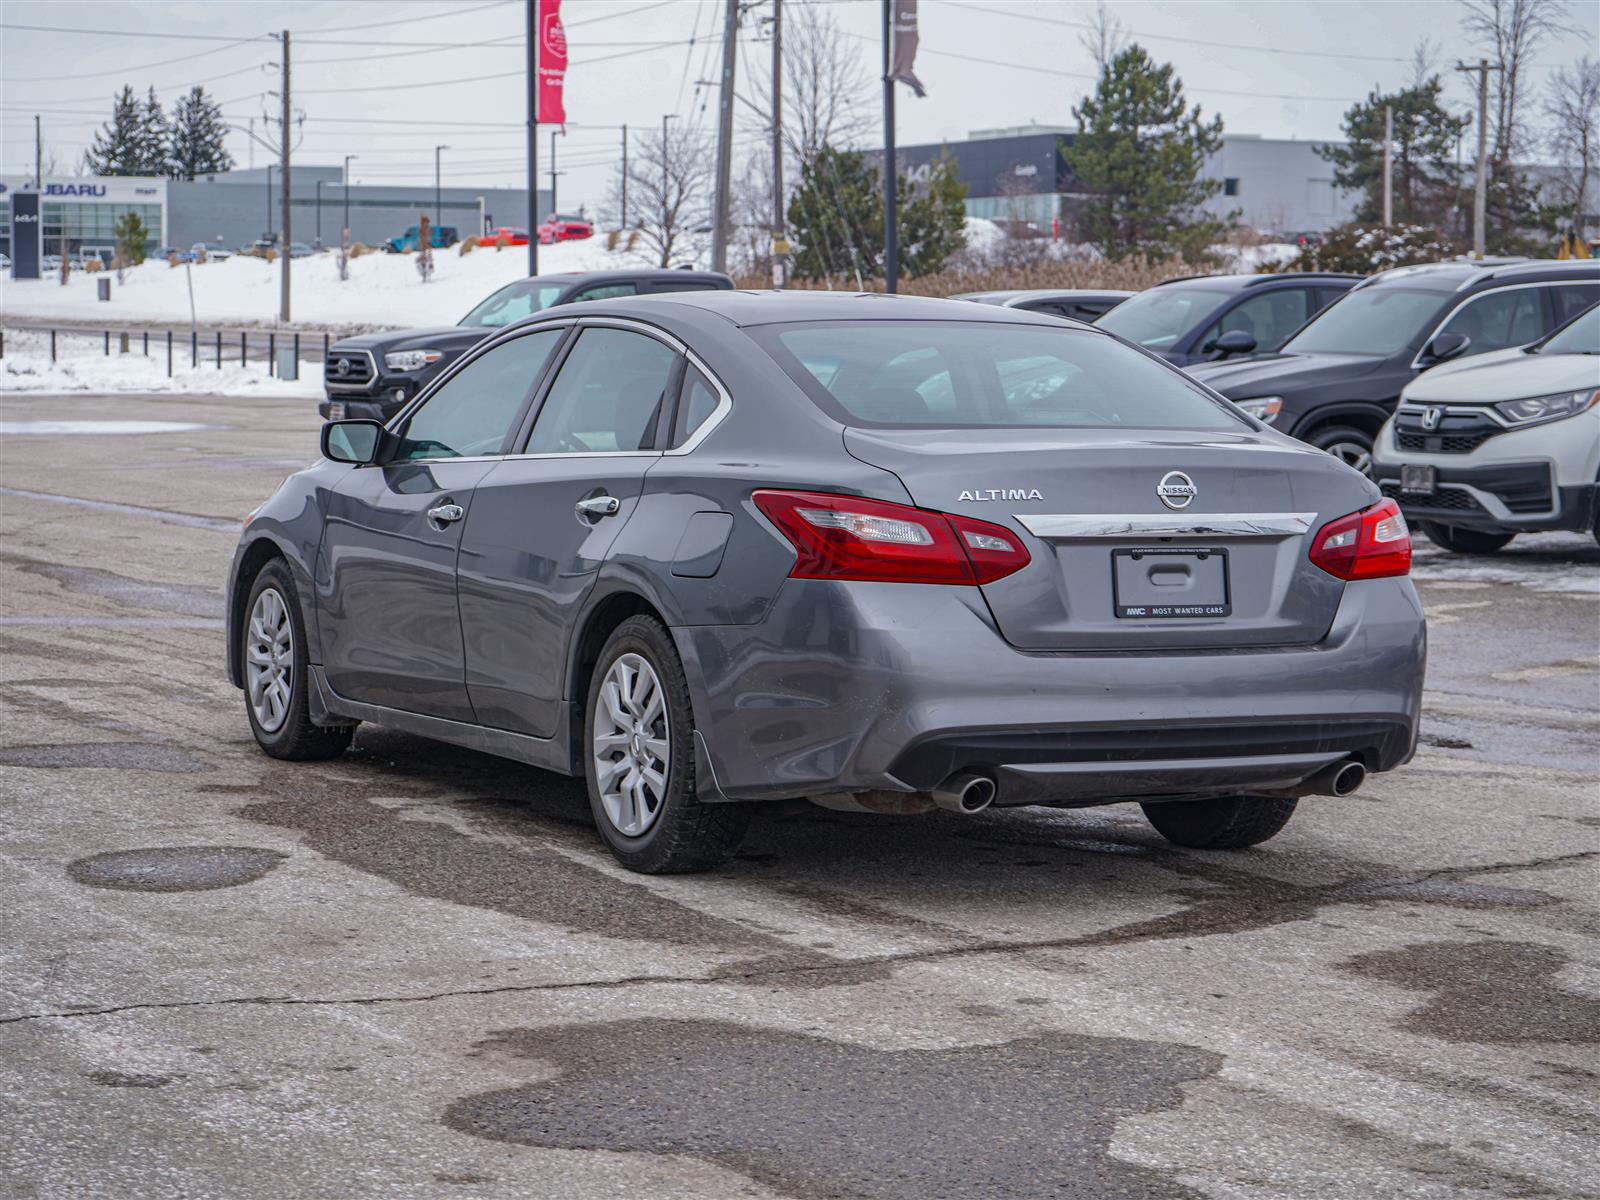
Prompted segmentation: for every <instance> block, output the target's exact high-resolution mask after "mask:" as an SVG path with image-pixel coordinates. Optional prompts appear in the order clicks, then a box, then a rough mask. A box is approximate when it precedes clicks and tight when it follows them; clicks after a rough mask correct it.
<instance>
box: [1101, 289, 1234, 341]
mask: <svg viewBox="0 0 1600 1200" xmlns="http://www.w3.org/2000/svg"><path fill="white" fill-rule="evenodd" d="M1227 294H1228V293H1226V292H1214V291H1211V290H1209V289H1207V288H1191V287H1186V288H1159V287H1158V288H1151V289H1150V290H1149V291H1148V292H1141V293H1140V294H1139V295H1137V296H1134V297H1133V298H1132V299H1130V300H1125V301H1124V302H1123V303H1121V304H1119V305H1117V306H1116V307H1115V308H1113V309H1112V310H1111V311H1110V312H1108V313H1107V314H1106V315H1105V316H1103V317H1101V318H1100V319H1099V320H1098V321H1096V322H1095V324H1096V325H1098V326H1100V328H1101V329H1109V330H1110V331H1111V332H1112V333H1114V334H1116V335H1117V336H1118V337H1124V338H1127V339H1128V340H1129V341H1130V342H1137V343H1138V344H1139V345H1141V346H1144V347H1145V348H1146V349H1149V350H1170V349H1172V347H1173V346H1175V345H1177V343H1178V342H1179V341H1181V340H1182V339H1183V335H1184V334H1186V333H1188V332H1189V331H1190V330H1191V329H1193V328H1194V327H1195V326H1196V325H1198V324H1199V323H1200V322H1201V321H1203V320H1205V319H1206V318H1207V317H1208V316H1210V315H1211V314H1212V313H1213V312H1214V311H1216V308H1217V305H1218V304H1219V303H1220V302H1221V301H1222V299H1223V298H1224V297H1225V296H1227Z"/></svg>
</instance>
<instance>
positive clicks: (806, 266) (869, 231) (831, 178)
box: [788, 146, 883, 282]
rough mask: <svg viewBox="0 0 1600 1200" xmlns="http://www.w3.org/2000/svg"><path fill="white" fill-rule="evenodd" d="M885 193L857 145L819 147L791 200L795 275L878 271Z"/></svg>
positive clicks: (868, 275) (860, 276)
mask: <svg viewBox="0 0 1600 1200" xmlns="http://www.w3.org/2000/svg"><path fill="white" fill-rule="evenodd" d="M882 197H883V193H882V192H881V191H880V190H879V186H878V176H877V173H876V172H875V171H873V169H872V167H871V166H870V165H869V164H868V162H867V160H866V156H865V155H863V154H862V153H861V151H859V150H835V149H834V148H833V147H832V146H823V147H822V148H821V149H820V150H818V151H817V152H816V154H814V155H813V156H812V157H811V159H810V161H809V162H806V163H804V164H803V165H802V166H801V168H800V186H799V187H797V188H796V189H795V191H794V195H793V196H792V197H790V200H789V221H788V224H789V234H790V237H791V238H793V240H794V242H795V244H796V249H795V251H794V254H793V257H792V258H791V259H790V267H789V269H790V273H791V274H792V275H793V276H795V277H796V278H798V279H838V278H841V277H842V278H845V279H850V280H861V281H863V282H864V281H866V280H868V279H875V278H877V277H878V276H879V275H881V274H882V269H881V267H880V265H879V261H878V260H879V256H880V255H881V254H882V253H883V199H882Z"/></svg>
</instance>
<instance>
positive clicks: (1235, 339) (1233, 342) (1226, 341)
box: [1212, 329, 1256, 357]
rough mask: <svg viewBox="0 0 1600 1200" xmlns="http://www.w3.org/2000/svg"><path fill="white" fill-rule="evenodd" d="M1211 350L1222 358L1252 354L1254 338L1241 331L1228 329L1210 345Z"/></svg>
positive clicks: (1253, 351)
mask: <svg viewBox="0 0 1600 1200" xmlns="http://www.w3.org/2000/svg"><path fill="white" fill-rule="evenodd" d="M1212 348H1213V349H1215V350H1216V352H1217V353H1218V354H1220V355H1222V356H1223V357H1226V356H1228V355H1229V354H1254V353H1255V350H1256V336H1255V334H1253V333H1246V332H1245V331H1244V330H1242V329H1230V330H1228V332H1227V333H1225V334H1223V335H1222V336H1221V337H1219V338H1218V339H1217V340H1216V341H1215V342H1213V343H1212Z"/></svg>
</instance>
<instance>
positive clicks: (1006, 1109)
mask: <svg viewBox="0 0 1600 1200" xmlns="http://www.w3.org/2000/svg"><path fill="white" fill-rule="evenodd" d="M0 416H3V417H11V418H22V417H38V416H49V417H50V418H52V419H57V418H59V419H65V420H101V419H112V418H115V419H117V420H119V421H123V420H134V421H137V420H157V421H179V422H198V423H200V424H203V425H205V426H207V428H204V429H200V430H189V431H185V432H176V433H163V434H148V435H128V436H99V435H80V436H27V437H24V436H18V437H9V438H7V439H6V440H5V442H4V443H3V444H0V464H3V467H4V474H3V485H4V486H3V487H0V514H3V517H4V524H3V528H4V530H5V534H4V538H3V540H0V650H3V655H0V780H3V785H0V806H3V812H4V821H3V824H0V1130H4V1133H5V1136H4V1137H0V1197H5V1198H8V1200H9V1198H11V1197H18V1198H21V1197H29V1198H33V1197H48V1198H57V1197H61V1198H66V1197H71V1198H74V1200H76V1198H79V1197H117V1198H119V1200H121V1198H127V1197H170V1196H184V1197H219V1198H229V1200H232V1198H242V1200H249V1198H255V1197H273V1198H278V1197H374V1198H385V1200H387V1198H409V1197H436V1196H444V1197H456V1196H459V1197H552V1198H561V1200H568V1198H570V1200H584V1198H587V1197H647V1198H652V1200H653V1198H656V1197H704V1198H710V1200H724V1198H733V1197H793V1198H796V1200H811V1198H820V1197H851V1198H867V1197H872V1198H877V1197H883V1198H887V1200H911V1198H915V1200H935V1198H943V1197H1013V1196H1014V1197H1034V1196H1040V1197H1044V1196H1048V1197H1054V1198H1057V1200H1059V1198H1062V1197H1073V1198H1080V1197H1081V1198H1098V1197H1160V1198H1175V1197H1186V1198H1188V1197H1250V1198H1268V1197H1272V1198H1282V1200H1322V1198H1327V1200H1350V1198H1359V1197H1418V1198H1426V1200H1433V1198H1438V1200H1447V1198H1448V1200H1458V1198H1463V1197H1464V1198H1469V1200H1479V1198H1483V1200H1487V1198H1508V1197H1526V1198H1533V1197H1585V1196H1595V1195H1597V1194H1600V1172H1597V1171H1596V1168H1595V1166H1594V1162H1595V1154H1594V1147H1595V1145H1596V1144H1597V1139H1596V1135H1597V1125H1600V1102H1597V1098H1600V1087H1597V1084H1600V1050H1597V1047H1596V1040H1597V1038H1600V951H1597V948H1596V938H1595V934H1596V927H1597V920H1596V907H1597V889H1596V887H1595V884H1596V876H1597V871H1600V786H1597V778H1596V774H1597V773H1596V766H1597V761H1596V760H1597V753H1596V747H1597V738H1596V734H1597V731H1600V717H1597V711H1600V707H1597V700H1600V673H1597V667H1596V660H1597V650H1600V619H1597V618H1600V594H1597V590H1596V588H1595V586H1594V585H1595V578H1596V576H1597V575H1600V550H1597V549H1596V547H1595V546H1594V544H1593V542H1591V541H1586V540H1584V539H1579V538H1575V537H1560V536H1556V537H1543V538H1532V539H1524V540H1520V541H1519V542H1518V543H1516V544H1514V545H1513V547H1512V548H1511V549H1510V550H1509V551H1507V552H1506V553H1504V554H1501V555H1497V556H1495V557H1494V558H1493V559H1485V560H1460V559H1450V558H1447V557H1446V556H1444V555H1442V554H1439V553H1437V552H1433V551H1424V552H1422V553H1421V554H1419V558H1418V568H1417V574H1418V580H1419V588H1420V591H1421V594H1422V596H1423V599H1424V602H1425V604H1426V605H1427V607H1428V610H1429V615H1430V634H1431V661H1430V666H1429V693H1428V699H1427V717H1426V721H1425V725H1424V730H1423V745H1422V748H1421V752H1420V753H1419V755H1418V757H1417V759H1416V760H1415V761H1414V762H1413V763H1412V764H1411V765H1410V766H1408V767H1406V768H1403V769H1402V770H1400V771H1397V772H1395V773H1392V774H1389V775H1385V776H1380V777H1377V778H1376V779H1374V780H1372V781H1370V782H1369V783H1368V785H1367V786H1366V787H1365V788H1363V789H1362V791H1360V792H1359V793H1357V794H1356V795H1355V796H1353V797H1350V798H1348V799H1345V800H1332V799H1312V800H1307V801H1303V802H1302V804H1301V808H1300V811H1299V813H1298V814H1297V815H1296V817H1295V819H1294V820H1293V821H1292V822H1291V824H1290V825H1289V827H1288V829H1287V830H1286V831H1285V832H1284V833H1283V834H1281V835H1280V836H1279V837H1278V838H1276V839H1274V840H1273V841H1271V842H1269V843H1267V844H1266V845H1265V846H1262V847H1259V848H1257V849H1256V850H1253V851H1248V852H1244V853H1239V854H1226V853H1210V852H1195V851H1186V850H1177V849H1174V848H1172V847H1170V846H1168V845H1166V844H1165V843H1163V842H1162V841H1161V840H1160V839H1159V838H1158V837H1157V836H1156V835H1155V834H1154V832H1153V831H1152V830H1151V829H1150V828H1149V827H1148V826H1147V825H1146V824H1145V822H1144V821H1143V819H1142V817H1141V816H1140V815H1139V813H1138V810H1137V809H1132V808H1127V807H1117V808H1107V809H1098V810H1093V809H1092V810H1084V811H1076V812H1056V811H1047V810H1011V811H1006V812H1001V813H986V814H983V815H981V816H979V817H976V818H966V819H963V818H956V817H953V816H949V815H947V814H942V813H940V814H932V815H928V816H919V817H871V816H852V815H847V814H840V813H834V812H829V811H824V810H821V809H817V808H813V807H811V806H809V805H805V804H789V805H775V806H771V807H768V808H765V809H763V810H762V812H761V813H760V815H759V816H758V817H757V819H756V821H755V823H754V826H753V829H752V832H751V835H750V837H749V839H748V840H747V842H746V844H745V846H744V849H743V852H742V853H741V854H740V856H739V858H738V859H737V860H736V861H735V862H733V863H732V864H730V865H729V866H728V867H727V868H725V869H723V870H721V871H718V872H716V873H713V874H711V875H706V876H697V877H687V878H669V879H651V878H642V877H639V876H634V875H630V874H628V873H627V872H625V871H623V870H622V869H621V868H619V867H617V866H616V865H615V864H614V863H613V861H612V860H611V858H610V857H609V855H608V854H606V852H605V851H604V850H603V848H602V847H601V846H600V845H599V843H598V841H597V839H596V837H595V835H594V833H593V832H592V830H591V828H590V826H589V817H588V811H587V806H586V804H585V803H584V800H583V797H582V793H581V790H580V788H579V787H578V785H576V784H575V783H573V782H571V781H566V780H562V779H558V778H555V777H553V776H550V775H546V774H543V773H541V772H538V771H535V770H533V769H531V768H527V767H523V766H520V765H518V764H515V763H509V762H503V761H500V760H497V759H493V758H489V757H486V756H483V755H478V754H474V753H471V752H469V751H464V750H458V749H453V748H450V747H445V746H439V745H434V744H431V743H428V742H425V741H422V740H420V739H416V738H410V737H405V736H401V735H398V734H393V733H387V732H384V731H381V730H374V729H369V728H365V727H364V728H362V729H361V730H360V731H359V732H358V734H357V736H356V741H355V746H354V748H353V749H352V751H351V752H350V753H349V754H348V755H347V756H346V757H345V758H343V759H342V760H340V761H338V762H334V763H327V764H316V765H296V764H285V763H279V762H275V761H272V760H269V759H267V758H265V757H263V756H262V755H260V754H259V753H258V752H257V751H256V749H255V747H254V744H253V742H252V741H251V738H250V734H249V730H248V728H247V726H246V723H245V719H244V713H243V705H242V700H241V698H240V695H239V693H237V692H235V691H234V690H233V689H232V688H231V687H229V686H228V684H227V681H226V679H225V676H224V671H223V664H222V647H221V620H220V607H221V596H222V593H221V588H222V582H223V574H224V572H225V570H226V567H227V563H228V560H229V556H230V553H231V550H232V546H233V542H234V536H235V535H234V533H233V532H232V529H233V526H234V523H235V522H237V520H238V519H239V518H240V517H241V516H242V515H243V514H244V513H245V512H247V511H249V510H250V509H251V508H252V507H254V505H255V504H256V503H257V502H258V501H259V500H261V499H262V498H263V497H264V496H265V495H266V494H267V493H268V491H269V490H270V489H271V488H272V486H273V485H274V484H275V483H276V481H277V480H278V479H279V478H281V477H282V475H284V474H286V473H287V472H289V471H291V470H293V469H295V468H296V466H298V465H299V464H301V463H303V462H304V461H306V460H308V459H309V458H310V457H311V456H313V455H314V454H315V453H316V448H315V444H316V437H315V434H316V427H317V418H316V416H315V412H314V405H313V404H312V403H311V402H309V401H300V402H295V401H285V400H249V401H241V400H233V401H228V400H210V399H206V398H191V397H184V398H160V397H128V396H119V397H96V396H85V395H75V396H68V397H38V396H28V397H19V396H4V397H0ZM1524 542H1525V543H1526V544H1524ZM1479 568H1492V569H1479Z"/></svg>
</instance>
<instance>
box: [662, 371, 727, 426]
mask: <svg viewBox="0 0 1600 1200" xmlns="http://www.w3.org/2000/svg"><path fill="white" fill-rule="evenodd" d="M720 401H721V397H720V396H718V395H717V392H716V389H715V388H713V387H712V386H711V384H710V382H709V381H708V380H707V379H706V377H705V376H704V375H702V374H700V372H699V371H697V370H695V368H693V367H690V368H689V369H688V370H687V371H685V372H684V375H683V391H682V392H681V393H679V396H678V428H677V431H676V433H675V434H674V436H673V439H672V444H673V445H674V446H681V445H683V443H684V442H686V441H688V440H689V438H690V437H691V436H692V435H693V434H694V431H695V430H696V429H699V428H700V426H702V425H704V424H705V423H706V418H707V417H709V416H710V415H711V414H712V413H713V412H715V411H716V408H717V405H718V403H720Z"/></svg>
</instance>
